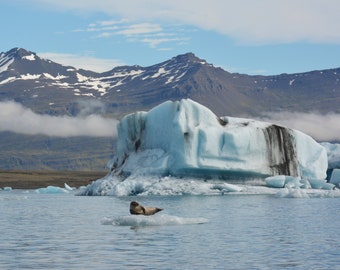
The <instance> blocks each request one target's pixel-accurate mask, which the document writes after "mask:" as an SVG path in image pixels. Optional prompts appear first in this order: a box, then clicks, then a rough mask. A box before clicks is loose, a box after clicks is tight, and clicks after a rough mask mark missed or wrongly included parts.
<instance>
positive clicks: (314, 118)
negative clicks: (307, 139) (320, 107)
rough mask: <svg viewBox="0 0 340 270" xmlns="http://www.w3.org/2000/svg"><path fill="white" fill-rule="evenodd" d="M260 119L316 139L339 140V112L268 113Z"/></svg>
mask: <svg viewBox="0 0 340 270" xmlns="http://www.w3.org/2000/svg"><path fill="white" fill-rule="evenodd" d="M261 120H264V121H268V122H271V123H276V124H279V125H283V126H287V127H290V128H293V129H297V130H300V131H302V132H304V133H306V134H308V135H310V136H312V137H313V138H314V139H316V140H318V141H340V125H339V123H340V114H337V113H328V114H320V113H300V112H280V113H268V114H266V116H264V117H263V118H262V119H261Z"/></svg>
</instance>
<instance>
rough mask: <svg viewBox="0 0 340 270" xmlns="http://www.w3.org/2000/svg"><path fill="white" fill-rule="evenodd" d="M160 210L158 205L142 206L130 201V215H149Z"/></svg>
mask: <svg viewBox="0 0 340 270" xmlns="http://www.w3.org/2000/svg"><path fill="white" fill-rule="evenodd" d="M162 210H163V209H162V208H158V207H144V206H142V205H140V204H139V203H138V202H136V201H132V202H131V203H130V214H131V215H144V216H151V215H154V214H156V213H157V212H159V211H162Z"/></svg>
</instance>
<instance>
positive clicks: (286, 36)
mask: <svg viewBox="0 0 340 270" xmlns="http://www.w3.org/2000/svg"><path fill="white" fill-rule="evenodd" d="M339 10H340V1H338V0H284V1H283V0H282V1H278V0H257V1H254V0H209V1H201V0H186V1H183V0H181V1H179V0H171V1H169V0H163V1H159V0H158V1H156V0H124V1H122V0H119V1H116V0H96V1H93V0H0V22H1V25H2V27H1V29H2V31H1V43H0V51H1V52H6V51H8V50H10V49H11V48H13V47H22V48H25V49H27V50H30V51H33V52H36V53H37V54H38V55H40V56H42V57H44V58H48V59H51V60H53V61H56V62H58V63H62V64H67V65H72V66H75V67H77V68H85V69H91V70H95V71H107V70H110V69H111V68H113V67H114V66H117V65H134V64H138V65H141V66H150V65H153V64H156V63H159V62H162V61H165V60H167V59H170V58H171V57H174V56H176V55H178V54H183V53H186V52H193V53H194V54H195V55H196V56H198V57H200V58H202V59H205V60H206V61H207V62H209V63H212V64H213V65H215V66H219V67H222V68H223V69H225V70H227V71H229V72H239V73H247V74H262V75H272V74H280V73H298V72H306V71H311V70H319V69H328V68H337V67H340V31H339V27H340V16H339V14H338V11H339Z"/></svg>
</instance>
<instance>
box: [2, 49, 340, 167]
mask: <svg viewBox="0 0 340 270" xmlns="http://www.w3.org/2000/svg"><path fill="white" fill-rule="evenodd" d="M183 98H190V99H192V100H195V101H197V102H199V103H201V104H202V105H204V106H206V107H208V108H210V109H211V110H212V111H213V112H214V113H215V114H217V115H221V116H226V115H228V116H258V115H260V114H261V113H263V112H271V111H302V112H309V111H318V112H321V113H327V112H337V113H339V112H340V107H339V105H338V104H339V103H340V68H337V69H328V70H320V71H310V72H305V73H297V74H280V75H275V76H260V75H255V76H251V75H247V74H239V73H230V72H227V71H225V70H223V69H222V68H218V67H215V66H213V65H212V64H209V63H207V62H206V61H205V60H202V59H200V58H198V57H197V56H195V55H194V54H192V53H187V54H183V55H178V56H176V57H173V58H171V59H169V60H167V61H164V62H162V63H159V64H155V65H152V66H149V67H141V66H138V65H135V66H120V67H115V68H113V69H112V70H109V71H107V72H102V73H98V72H93V71H89V70H83V69H76V68H74V67H71V66H63V65H61V64H58V63H55V62H53V61H50V60H47V59H43V58H40V57H39V56H38V55H37V54H36V53H34V52H31V51H27V50H25V49H22V48H13V49H11V50H9V51H7V52H2V53H0V101H5V100H6V101H7V100H14V101H16V102H19V103H21V104H23V105H24V106H26V107H28V108H30V109H32V110H33V111H34V112H36V113H41V114H49V115H57V116H61V115H69V116H75V115H78V114H79V113H80V112H81V111H82V110H83V109H84V104H88V103H90V102H93V101H96V102H98V103H100V104H103V106H104V107H105V115H106V116H109V117H118V118H121V117H122V116H123V115H125V114H127V113H131V112H134V111H137V110H149V109H150V108H152V107H154V106H156V105H158V104H160V103H162V102H164V101H166V100H180V99H183ZM96 109H97V110H100V112H101V113H103V110H102V108H101V107H100V106H99V107H97V108H94V107H91V110H96ZM92 112H93V111H92ZM19 141H20V144H18V142H19ZM4 144H6V147H3V146H2V145H4ZM113 144H114V142H112V138H91V137H76V138H72V139H70V138H50V137H47V136H40V135H39V136H29V135H21V134H13V133H11V132H0V145H1V149H2V151H1V152H0V161H1V162H0V169H18V168H19V169H20V168H21V169H30V168H33V169H65V168H66V169H71V170H77V169H91V170H94V169H103V168H104V167H105V164H106V162H107V161H108V159H109V158H110V156H111V155H112V151H113V150H112V148H113V147H112V145H113ZM19 145H20V147H19ZM85 145H86V146H85ZM7 146H12V147H7ZM99 153H103V154H102V155H101V154H99ZM65 156H66V157H67V158H65Z"/></svg>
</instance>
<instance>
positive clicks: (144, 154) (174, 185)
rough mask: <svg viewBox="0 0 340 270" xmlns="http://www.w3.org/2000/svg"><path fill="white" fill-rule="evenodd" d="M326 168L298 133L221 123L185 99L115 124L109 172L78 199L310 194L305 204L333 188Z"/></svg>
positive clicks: (321, 153)
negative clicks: (282, 190) (289, 191)
mask: <svg viewBox="0 0 340 270" xmlns="http://www.w3.org/2000/svg"><path fill="white" fill-rule="evenodd" d="M327 168H328V157H327V151H326V148H325V147H324V146H322V145H320V144H319V143H317V142H316V141H315V140H313V139H312V138H311V137H310V136H308V135H306V134H304V133H302V132H299V131H297V130H292V129H289V128H285V127H282V126H277V125H274V124H271V123H267V122H261V121H255V120H252V119H241V118H233V117H221V118H219V117H217V116H216V115H215V114H214V113H212V112H211V111H210V110H209V109H208V108H206V107H204V106H202V105H200V104H198V103H196V102H194V101H192V100H189V99H188V100H181V101H177V102H171V101H168V102H165V103H163V104H161V105H159V106H157V107H155V108H153V109H152V110H150V111H149V112H136V113H133V114H130V115H127V116H125V117H124V118H123V119H122V120H121V121H120V123H119V125H118V140H117V151H116V156H115V158H114V160H113V161H112V164H111V172H110V173H109V174H108V175H107V176H106V177H104V178H103V179H99V180H97V181H95V182H93V183H92V184H91V185H89V186H87V187H86V188H85V189H84V190H83V191H82V192H80V194H81V195H113V196H127V195H185V194H191V195H202V194H204V195H221V194H222V195H223V194H226V193H231V192H232V193H233V194H237V193H239V194H268V193H269V194H275V193H277V188H285V189H308V190H309V191H308V192H304V194H303V196H305V195H307V196H309V195H308V194H310V193H312V191H310V190H312V189H321V190H324V191H325V192H332V190H333V189H335V188H336V186H337V184H336V183H335V184H334V183H333V184H331V183H326V180H325V178H326V171H327ZM270 177H273V178H270ZM326 190H327V191H326ZM317 193H318V192H317ZM336 193H337V191H334V194H335V196H337V195H336ZM282 196H284V194H282ZM287 196H289V195H287ZM294 196H296V195H294Z"/></svg>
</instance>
